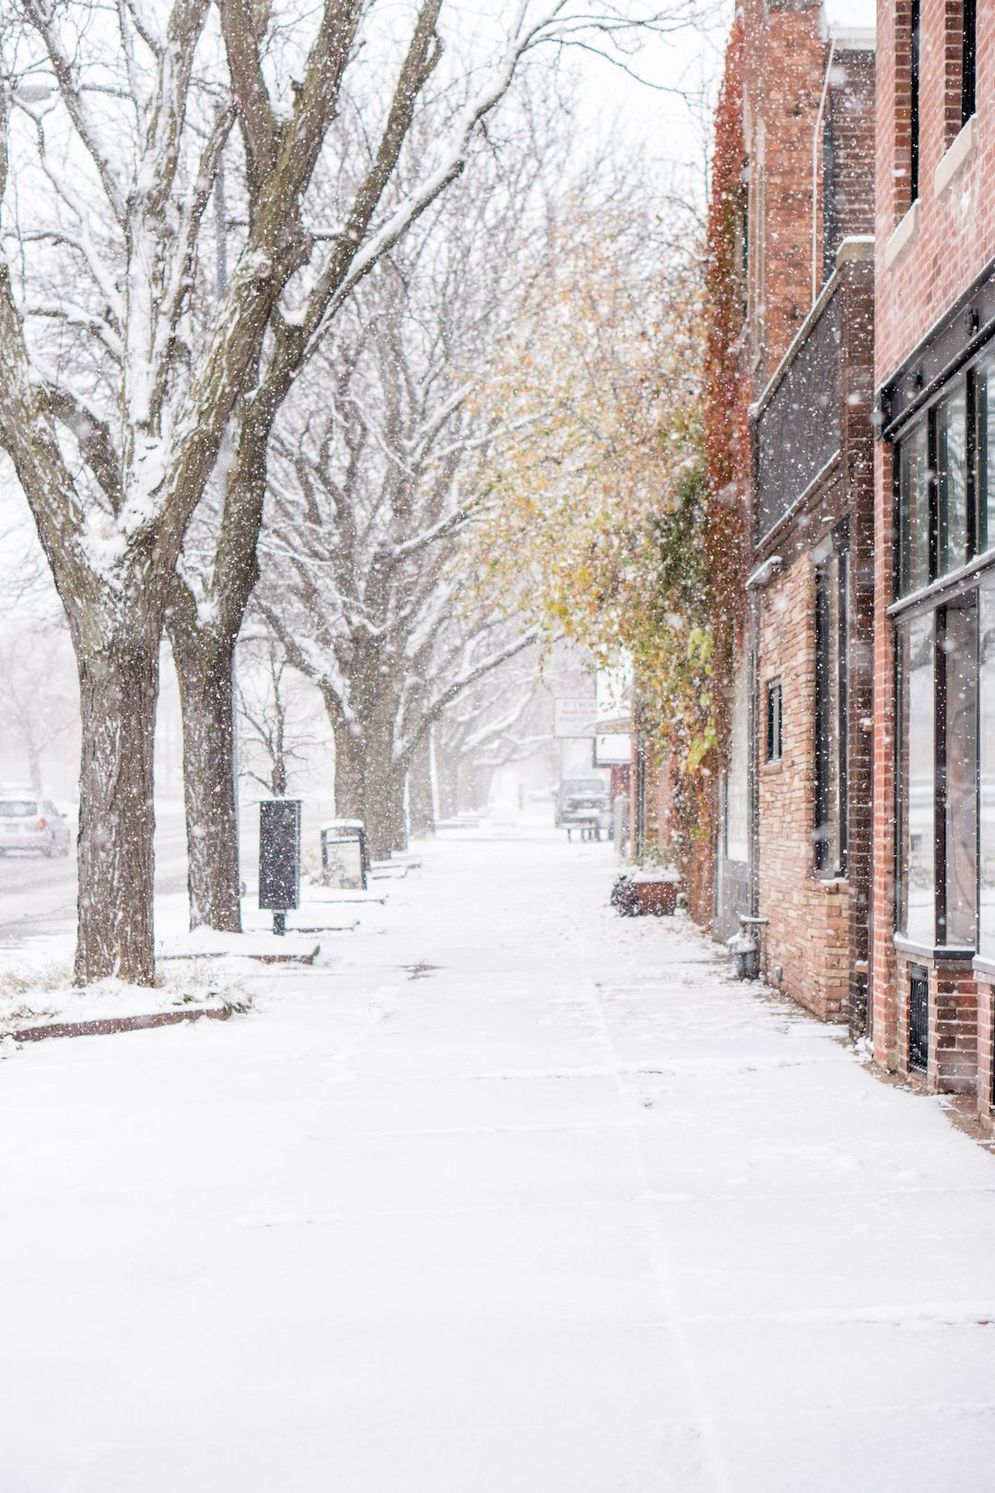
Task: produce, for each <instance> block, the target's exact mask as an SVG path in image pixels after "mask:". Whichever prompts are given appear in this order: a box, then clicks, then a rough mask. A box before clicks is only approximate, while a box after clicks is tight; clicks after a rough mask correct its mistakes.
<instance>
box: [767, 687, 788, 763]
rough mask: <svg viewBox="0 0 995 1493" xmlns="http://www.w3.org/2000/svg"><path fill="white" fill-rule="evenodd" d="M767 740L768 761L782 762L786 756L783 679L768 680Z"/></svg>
mask: <svg viewBox="0 0 995 1493" xmlns="http://www.w3.org/2000/svg"><path fill="white" fill-rule="evenodd" d="M765 719H766V722H767V740H766V743H765V752H764V756H765V759H766V761H768V762H780V761H781V759H782V757H783V756H784V686H783V681H782V680H781V679H769V680H768V681H767V710H766V714H765Z"/></svg>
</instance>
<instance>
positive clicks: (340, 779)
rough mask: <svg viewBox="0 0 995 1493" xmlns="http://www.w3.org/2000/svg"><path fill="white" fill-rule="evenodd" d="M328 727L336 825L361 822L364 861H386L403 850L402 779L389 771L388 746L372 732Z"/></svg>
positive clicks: (390, 747)
mask: <svg viewBox="0 0 995 1493" xmlns="http://www.w3.org/2000/svg"><path fill="white" fill-rule="evenodd" d="M332 727H333V730H334V732H335V813H336V815H337V816H338V818H340V819H361V820H362V821H363V824H364V825H365V827H366V848H367V851H368V853H369V855H370V856H371V857H372V859H374V860H378V861H379V860H386V859H387V858H388V857H389V856H390V853H391V851H393V850H398V849H401V848H403V824H404V814H403V795H404V778H403V775H402V774H400V773H398V772H397V770H396V769H395V768H394V765H393V743H392V742H390V740H389V738H386V733H383V732H378V731H376V730H375V729H373V730H370V731H361V732H356V731H350V730H349V729H348V728H347V727H346V726H343V725H341V724H340V723H336V722H335V720H334V719H333V721H332ZM336 727H337V729H336ZM385 738H386V739H385Z"/></svg>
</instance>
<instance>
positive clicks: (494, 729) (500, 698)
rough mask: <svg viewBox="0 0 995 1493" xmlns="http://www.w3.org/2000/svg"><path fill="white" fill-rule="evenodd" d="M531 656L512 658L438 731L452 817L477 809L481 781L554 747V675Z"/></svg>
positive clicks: (442, 803)
mask: <svg viewBox="0 0 995 1493" xmlns="http://www.w3.org/2000/svg"><path fill="white" fill-rule="evenodd" d="M538 663H539V660H538V659H537V658H536V657H535V656H534V655H530V654H528V653H527V654H525V655H523V656H522V657H521V658H516V659H513V660H511V662H509V663H508V664H506V665H505V666H504V667H503V668H501V669H500V670H498V672H497V673H496V674H495V675H494V676H492V677H491V678H488V679H486V680H482V681H481V682H480V683H478V684H477V685H475V686H474V687H473V688H472V689H470V690H467V691H466V692H465V693H464V694H462V695H461V696H460V697H459V698H458V699H457V700H455V701H454V703H453V704H452V705H451V706H450V708H449V709H448V710H446V711H444V712H443V714H442V715H441V716H440V717H439V720H438V722H437V724H436V726H435V729H434V732H433V746H434V752H435V770H436V777H437V781H438V793H439V808H440V813H441V815H442V816H443V817H444V818H449V817H451V816H452V815H454V814H457V813H459V811H460V810H461V809H462V808H463V807H464V806H467V807H478V804H477V803H475V802H474V803H470V802H468V799H479V797H480V792H479V789H480V787H481V785H482V780H486V781H489V780H490V778H491V777H492V776H493V774H494V772H496V771H497V769H498V768H499V767H506V766H508V765H509V764H511V763H513V762H525V761H528V759H529V758H531V757H535V756H536V755H537V754H539V753H540V752H542V751H543V750H544V749H545V748H548V747H551V746H552V745H553V704H552V701H553V696H552V692H551V688H550V677H549V676H547V675H544V674H542V673H540V671H539V668H538V667H537V665H538Z"/></svg>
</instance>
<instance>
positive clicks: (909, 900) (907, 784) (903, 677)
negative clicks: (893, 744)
mask: <svg viewBox="0 0 995 1493" xmlns="http://www.w3.org/2000/svg"><path fill="white" fill-rule="evenodd" d="M934 624H935V614H934V613H929V614H927V615H926V616H923V617H914V618H913V619H912V620H911V621H910V622H908V623H906V624H905V626H903V627H901V628H900V629H899V698H898V706H899V716H898V725H899V732H898V866H897V871H898V908H897V923H898V931H899V933H902V934H904V935H905V937H906V938H909V939H912V940H913V941H914V942H916V943H921V944H924V945H927V946H930V947H932V945H933V943H934V941H935V932H936V859H935V839H936V829H935V813H934V811H935V791H936V753H935V736H934V704H935V694H936V690H935V665H936V646H935V625H934Z"/></svg>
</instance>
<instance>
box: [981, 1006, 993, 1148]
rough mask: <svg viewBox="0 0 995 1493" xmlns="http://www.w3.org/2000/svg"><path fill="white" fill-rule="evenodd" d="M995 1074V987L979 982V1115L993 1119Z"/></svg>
mask: <svg viewBox="0 0 995 1493" xmlns="http://www.w3.org/2000/svg"><path fill="white" fill-rule="evenodd" d="M993 1072H995V986H993V984H992V982H991V981H990V980H979V981H978V1115H979V1117H980V1118H982V1119H989V1118H991V1117H992V1114H993V1111H992V1077H993Z"/></svg>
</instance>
